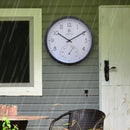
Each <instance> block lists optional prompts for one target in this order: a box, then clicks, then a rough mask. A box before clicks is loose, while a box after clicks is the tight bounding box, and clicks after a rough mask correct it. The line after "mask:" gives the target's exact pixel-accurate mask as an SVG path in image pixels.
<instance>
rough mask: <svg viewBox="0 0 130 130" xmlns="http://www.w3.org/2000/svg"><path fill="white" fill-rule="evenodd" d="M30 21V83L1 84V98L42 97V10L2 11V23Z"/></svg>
mask: <svg viewBox="0 0 130 130" xmlns="http://www.w3.org/2000/svg"><path fill="white" fill-rule="evenodd" d="M6 20H7V21H22V20H23V21H25V20H28V21H29V23H30V24H29V62H30V63H29V69H30V74H29V75H30V77H29V79H30V82H29V83H0V96H2V95H3V96H42V9H40V8H17V9H16V8H15V9H14V8H12V9H11V8H10V9H7V8H4V9H0V21H6Z"/></svg>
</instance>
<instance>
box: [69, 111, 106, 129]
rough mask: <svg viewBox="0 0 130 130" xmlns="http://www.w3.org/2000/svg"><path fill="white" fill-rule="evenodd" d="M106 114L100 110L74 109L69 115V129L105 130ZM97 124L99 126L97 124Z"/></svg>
mask: <svg viewBox="0 0 130 130" xmlns="http://www.w3.org/2000/svg"><path fill="white" fill-rule="evenodd" d="M104 118H105V114H104V113H103V112H101V111H99V110H93V109H81V110H73V111H71V112H70V116H69V123H70V125H69V130H94V127H95V130H103V120H104ZM96 124H97V126H96Z"/></svg>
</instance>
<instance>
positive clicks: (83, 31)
mask: <svg viewBox="0 0 130 130" xmlns="http://www.w3.org/2000/svg"><path fill="white" fill-rule="evenodd" d="M85 32H86V31H83V32H82V33H80V34H78V35H76V36H75V37H73V38H71V39H69V40H68V41H67V42H69V41H71V40H73V39H75V38H76V37H78V36H80V35H82V34H84V33H85ZM71 42H72V41H71Z"/></svg>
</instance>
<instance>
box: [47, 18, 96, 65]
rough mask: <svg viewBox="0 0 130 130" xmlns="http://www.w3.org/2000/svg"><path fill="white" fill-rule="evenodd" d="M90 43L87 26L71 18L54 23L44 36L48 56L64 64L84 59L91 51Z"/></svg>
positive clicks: (90, 34) (89, 32)
mask: <svg viewBox="0 0 130 130" xmlns="http://www.w3.org/2000/svg"><path fill="white" fill-rule="evenodd" d="M92 42H93V38H92V33H91V30H90V28H89V27H88V25H87V24H86V23H85V22H83V21H82V20H81V19H78V18H76V17H71V16H70V17H63V18H60V19H58V20H56V21H54V22H53V23H52V25H51V26H50V27H49V28H48V30H47V33H46V36H45V43H46V47H47V50H48V51H49V53H50V55H51V56H52V57H53V58H54V59H56V60H57V61H59V62H61V63H65V64H74V63H78V62H80V61H82V60H83V59H85V58H86V57H87V55H88V54H89V52H90V50H91V47H92Z"/></svg>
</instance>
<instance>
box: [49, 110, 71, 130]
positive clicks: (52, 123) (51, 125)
mask: <svg viewBox="0 0 130 130" xmlns="http://www.w3.org/2000/svg"><path fill="white" fill-rule="evenodd" d="M70 114H71V112H70V111H69V112H66V113H64V114H62V115H61V116H59V117H57V118H56V119H54V120H53V121H52V122H51V124H50V127H49V130H52V127H53V125H54V123H55V122H56V121H58V120H59V119H61V118H62V117H64V116H67V115H70Z"/></svg>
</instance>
